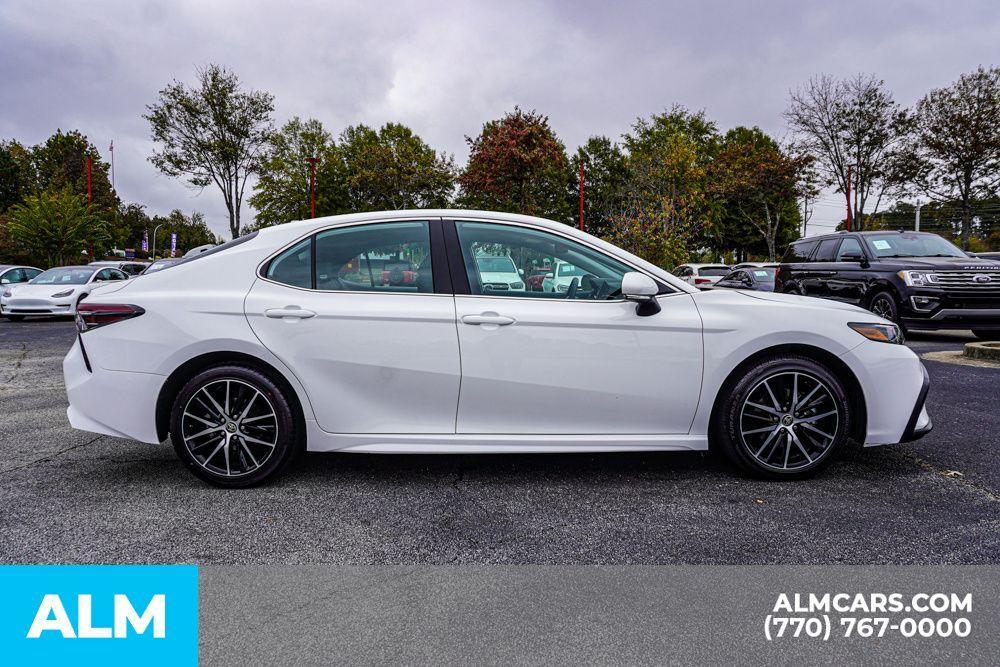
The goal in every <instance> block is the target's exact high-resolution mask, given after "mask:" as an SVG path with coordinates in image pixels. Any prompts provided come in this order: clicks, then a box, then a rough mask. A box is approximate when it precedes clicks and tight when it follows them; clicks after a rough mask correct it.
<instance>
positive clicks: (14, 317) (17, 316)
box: [4, 315, 24, 322]
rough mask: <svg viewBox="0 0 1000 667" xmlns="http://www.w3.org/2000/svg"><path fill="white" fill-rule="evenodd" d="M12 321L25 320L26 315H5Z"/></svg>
mask: <svg viewBox="0 0 1000 667" xmlns="http://www.w3.org/2000/svg"><path fill="white" fill-rule="evenodd" d="M4 317H6V318H7V319H8V320H10V321H11V322H21V321H23V320H24V315H4Z"/></svg>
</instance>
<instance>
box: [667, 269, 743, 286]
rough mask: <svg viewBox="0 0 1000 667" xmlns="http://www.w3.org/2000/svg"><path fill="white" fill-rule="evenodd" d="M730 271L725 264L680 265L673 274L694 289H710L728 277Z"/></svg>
mask: <svg viewBox="0 0 1000 667" xmlns="http://www.w3.org/2000/svg"><path fill="white" fill-rule="evenodd" d="M730 271H732V269H731V268H730V267H728V266H727V265H725V264H681V265H680V266H678V267H676V268H674V271H673V274H674V275H675V276H677V277H678V278H680V279H681V280H683V281H684V282H686V283H687V284H688V285H694V286H695V287H710V286H712V285H714V284H715V283H717V282H719V281H720V280H722V279H723V278H724V277H725V276H727V275H729V272H730Z"/></svg>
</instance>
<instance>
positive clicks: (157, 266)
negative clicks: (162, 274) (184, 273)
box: [143, 259, 177, 273]
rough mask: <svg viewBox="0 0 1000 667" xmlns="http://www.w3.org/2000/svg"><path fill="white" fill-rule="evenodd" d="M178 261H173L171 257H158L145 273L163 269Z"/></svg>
mask: <svg viewBox="0 0 1000 667" xmlns="http://www.w3.org/2000/svg"><path fill="white" fill-rule="evenodd" d="M176 263H177V262H175V261H173V262H172V261H170V260H169V259H158V260H156V261H155V262H153V263H152V264H150V265H149V266H148V267H147V268H146V270H145V271H143V273H156V272H157V271H161V270H163V269H165V268H167V267H168V266H171V265H173V264H176Z"/></svg>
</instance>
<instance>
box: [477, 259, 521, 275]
mask: <svg viewBox="0 0 1000 667" xmlns="http://www.w3.org/2000/svg"><path fill="white" fill-rule="evenodd" d="M476 264H478V265H479V271H480V272H483V273H517V270H516V269H515V268H514V260H512V259H511V258H510V257H477V258H476Z"/></svg>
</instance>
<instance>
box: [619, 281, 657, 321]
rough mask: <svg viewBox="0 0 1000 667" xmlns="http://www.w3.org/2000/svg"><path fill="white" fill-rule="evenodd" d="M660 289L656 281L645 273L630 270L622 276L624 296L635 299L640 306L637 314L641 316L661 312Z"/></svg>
mask: <svg viewBox="0 0 1000 667" xmlns="http://www.w3.org/2000/svg"><path fill="white" fill-rule="evenodd" d="M659 291H660V288H659V286H658V285H657V284H656V281H655V280H653V279H652V278H650V277H649V276H647V275H646V274H645V273H639V272H638V271H630V272H628V273H626V274H625V275H624V276H622V296H623V297H625V299H626V300H628V301H635V302H636V303H638V304H639V306H638V307H637V308H636V309H635V314H636V315H639V316H640V317H646V316H648V315H655V314H656V313H658V312H660V304H659V303H657V301H656V295H657V293H658V292H659Z"/></svg>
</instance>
